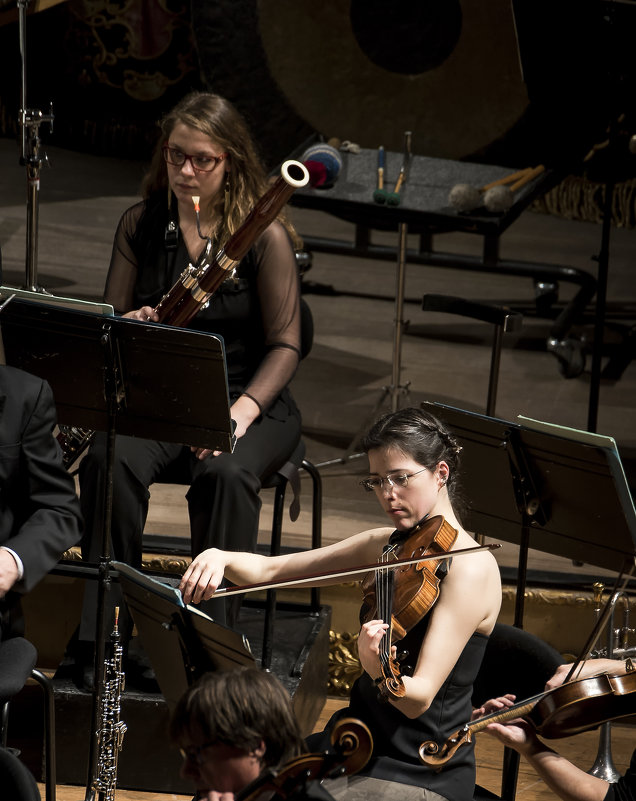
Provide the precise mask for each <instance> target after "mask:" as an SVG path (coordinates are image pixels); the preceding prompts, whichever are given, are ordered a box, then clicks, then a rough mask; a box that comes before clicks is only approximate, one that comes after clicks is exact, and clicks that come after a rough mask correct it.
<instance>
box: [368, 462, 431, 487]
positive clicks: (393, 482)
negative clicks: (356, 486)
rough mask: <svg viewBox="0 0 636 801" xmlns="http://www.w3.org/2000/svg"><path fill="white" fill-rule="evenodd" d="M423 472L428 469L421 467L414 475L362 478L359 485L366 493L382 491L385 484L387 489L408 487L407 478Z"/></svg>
mask: <svg viewBox="0 0 636 801" xmlns="http://www.w3.org/2000/svg"><path fill="white" fill-rule="evenodd" d="M425 470H428V468H427V467H423V468H422V469H421V470H417V471H416V472H415V473H396V474H395V475H393V476H385V477H384V478H380V477H379V476H378V477H377V478H375V477H374V478H363V479H362V481H361V482H360V484H361V485H362V486H363V487H364V488H365V490H366V491H367V492H373V490H377V489H379V490H382V489H384V485H385V484H387V485H388V486H389V487H408V485H409V478H413V476H417V475H419V474H420V473H423V472H424V471H425Z"/></svg>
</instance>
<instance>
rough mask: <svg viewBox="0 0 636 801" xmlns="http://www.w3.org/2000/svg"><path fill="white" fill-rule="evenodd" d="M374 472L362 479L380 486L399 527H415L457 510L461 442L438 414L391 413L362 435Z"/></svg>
mask: <svg viewBox="0 0 636 801" xmlns="http://www.w3.org/2000/svg"><path fill="white" fill-rule="evenodd" d="M361 447H362V450H363V451H364V452H365V453H366V454H367V455H368V457H369V468H370V474H369V477H368V478H366V479H364V480H363V481H362V482H361V483H362V485H363V486H364V487H365V489H367V490H369V491H370V492H373V491H375V492H376V494H377V495H378V499H379V500H380V503H381V504H382V506H383V508H384V510H385V512H386V513H387V514H388V515H389V517H390V518H391V520H392V521H393V522H394V523H395V525H396V528H399V529H406V528H411V527H412V526H413V525H415V524H416V523H417V522H419V520H421V519H422V518H423V517H425V516H428V515H431V514H443V516H444V517H446V518H447V519H448V518H449V517H451V515H449V510H452V512H453V514H452V517H451V519H452V518H454V517H456V516H457V515H458V506H459V504H460V503H461V501H460V498H459V493H458V483H459V479H458V473H459V454H460V451H461V446H460V445H459V444H458V443H457V440H456V439H455V437H454V436H453V434H452V433H451V431H450V430H449V429H448V428H447V427H446V426H445V425H444V424H443V423H442V422H441V421H440V420H438V419H437V418H436V417H435V416H434V415H432V414H430V413H429V412H427V411H425V410H423V409H418V408H415V407H412V408H408V409H400V410H398V411H396V412H390V413H388V414H385V415H384V416H382V417H381V418H380V419H379V420H377V421H376V422H375V423H374V424H373V425H372V426H371V428H370V429H369V431H368V432H367V433H366V435H365V436H364V437H363V439H362V442H361Z"/></svg>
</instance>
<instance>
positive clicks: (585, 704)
mask: <svg viewBox="0 0 636 801" xmlns="http://www.w3.org/2000/svg"><path fill="white" fill-rule="evenodd" d="M634 712H636V673H626V674H625V675H613V674H609V673H601V674H600V675H599V676H591V677H589V678H586V679H576V680H574V681H570V682H566V683H564V684H562V685H560V686H559V687H554V688H553V689H551V690H546V691H545V692H543V693H539V694H538V695H535V696H533V697H532V698H528V699H526V700H525V701H521V702H519V703H517V704H513V706H510V707H506V709H503V710H501V711H499V712H493V713H491V714H489V715H484V716H483V717H481V718H477V719H476V720H473V721H471V722H470V723H466V724H465V725H464V726H463V727H462V728H461V729H459V730H458V731H456V732H455V733H454V734H452V735H451V736H450V737H449V738H448V740H447V741H446V742H445V743H444V745H443V746H442V747H441V748H440V747H439V746H438V744H437V743H435V742H433V741H427V742H424V743H422V745H421V746H420V748H419V756H420V761H421V762H423V763H424V764H425V765H428V766H429V767H433V768H440V767H441V766H442V765H445V764H446V762H448V761H449V759H451V757H452V756H454V754H455V753H456V751H457V749H458V748H460V747H461V746H462V745H467V744H468V743H471V742H472V740H473V736H474V735H475V734H477V732H479V731H482V729H485V728H486V726H488V725H489V724H490V723H505V722H506V721H509V720H514V719H515V718H523V719H524V720H527V721H528V722H529V723H531V724H532V725H533V726H534V728H535V731H536V732H537V734H539V735H541V736H542V737H545V738H546V739H548V740H557V739H559V738H561V737H570V736H572V735H574V734H580V733H581V732H584V731H589V730H590V729H595V728H597V727H598V726H600V725H602V724H603V723H608V722H609V721H611V720H616V719H617V718H622V717H626V716H628V715H633V714H634Z"/></svg>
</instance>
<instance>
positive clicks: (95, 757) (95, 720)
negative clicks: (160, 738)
mask: <svg viewBox="0 0 636 801" xmlns="http://www.w3.org/2000/svg"><path fill="white" fill-rule="evenodd" d="M102 345H103V346H104V353H105V358H104V363H105V371H104V384H105V396H106V401H107V404H108V432H107V441H106V471H105V474H104V485H103V487H102V493H103V499H104V516H103V519H102V531H101V539H102V550H101V555H100V558H99V574H98V585H97V612H96V626H95V654H94V657H95V661H94V664H93V671H94V672H93V675H94V677H95V692H94V693H93V704H92V708H91V737H90V746H89V755H88V771H87V781H86V796H85V798H86V801H93V799H95V798H96V797H97V793H98V792H99V790H98V788H97V778H98V776H99V748H100V735H99V732H100V728H101V723H102V722H101V721H100V711H101V706H102V698H103V695H104V664H105V659H106V598H107V596H108V592H109V590H110V586H111V577H110V563H111V547H110V531H111V525H112V519H113V465H114V463H115V434H116V430H117V426H116V419H117V410H118V408H119V405H120V403H122V402H123V399H124V394H123V388H121V387H119V386H118V385H117V377H118V375H121V373H120V370H119V365H118V364H117V360H116V354H115V349H114V348H113V340H112V330H111V327H110V326H109V325H106V326H104V336H103V338H102Z"/></svg>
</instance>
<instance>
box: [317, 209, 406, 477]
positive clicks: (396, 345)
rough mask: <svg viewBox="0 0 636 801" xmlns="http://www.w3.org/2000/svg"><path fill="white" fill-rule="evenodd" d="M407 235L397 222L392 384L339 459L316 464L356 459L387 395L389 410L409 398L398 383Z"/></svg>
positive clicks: (398, 406)
mask: <svg viewBox="0 0 636 801" xmlns="http://www.w3.org/2000/svg"><path fill="white" fill-rule="evenodd" d="M407 235H408V226H407V225H406V223H400V224H399V226H398V251H397V269H396V286H395V306H394V317H393V359H392V368H391V384H390V385H389V386H386V387H383V388H382V394H381V395H380V397H379V399H378V402H377V403H376V404H375V406H374V407H373V410H372V412H371V414H370V415H368V416H367V417H366V418H365V419H364V422H363V423H362V425H361V426H360V428H359V429H358V430H357V431H356V433H355V435H354V437H353V439H352V440H351V442H350V443H349V445H348V446H347V449H346V450H345V452H344V453H343V455H342V456H341V457H340V458H338V459H330V460H328V461H326V462H318V463H317V464H316V467H328V466H329V465H333V464H345V462H347V461H349V459H357V458H359V457H360V456H362V455H363V454H362V453H359V452H357V448H358V445H359V442H360V439H361V437H362V435H363V434H364V432H365V431H366V430H367V429H368V428H369V426H370V425H371V423H372V422H373V421H374V420H375V418H376V417H377V414H378V412H379V411H380V409H381V408H382V406H383V405H384V403H385V401H386V399H387V398H389V399H390V405H391V411H392V412H396V411H397V410H398V409H399V408H400V401H401V400H402V399H403V398H406V397H408V392H409V384H408V383H406V384H400V374H401V372H402V334H403V333H404V328H405V327H406V323H405V321H404V319H403V316H402V315H403V312H404V287H405V283H406V240H407Z"/></svg>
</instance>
